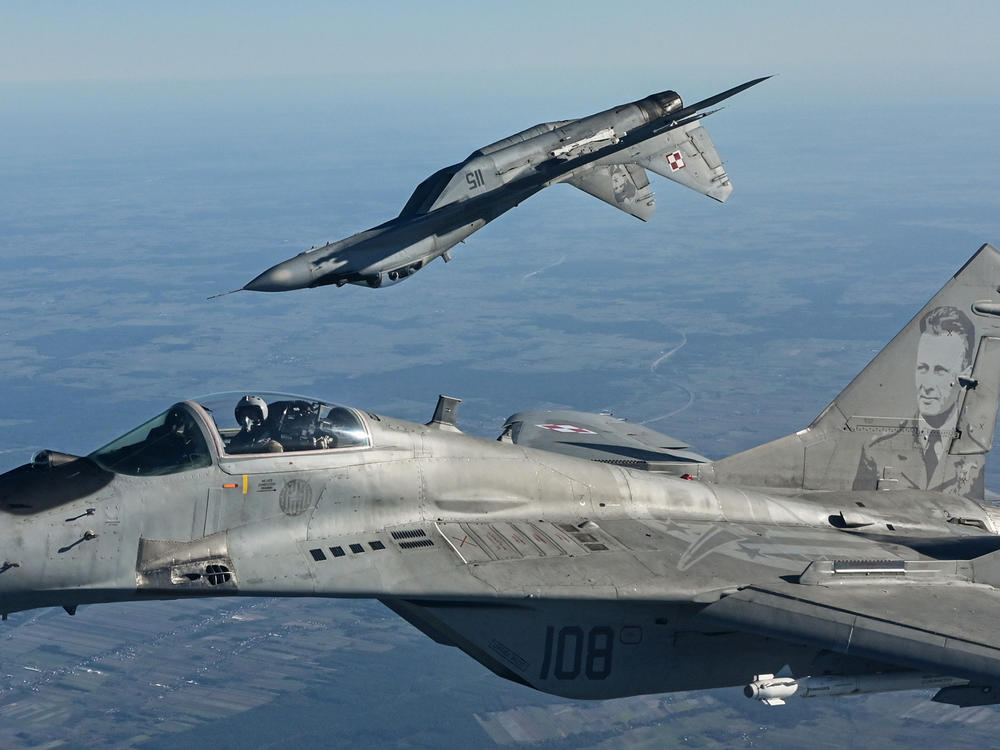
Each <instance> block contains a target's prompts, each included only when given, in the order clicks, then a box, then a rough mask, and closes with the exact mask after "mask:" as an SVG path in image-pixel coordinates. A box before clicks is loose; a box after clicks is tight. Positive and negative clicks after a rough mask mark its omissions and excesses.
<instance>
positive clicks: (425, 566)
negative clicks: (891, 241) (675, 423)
mask: <svg viewBox="0 0 1000 750" xmlns="http://www.w3.org/2000/svg"><path fill="white" fill-rule="evenodd" d="M998 289H1000V251H998V250H997V249H996V248H994V247H992V246H990V245H984V246H983V247H982V248H980V250H979V251H978V252H977V253H976V254H975V255H974V256H973V257H972V259H971V260H969V261H968V262H967V263H966V264H965V265H964V266H963V267H962V268H961V269H960V270H959V271H958V272H957V273H956V274H955V276H954V277H953V278H952V279H950V280H949V281H948V282H947V283H946V284H945V286H944V287H943V288H942V289H941V291H939V292H938V293H937V294H936V295H935V296H934V297H933V298H932V299H931V301H930V302H929V303H928V304H927V305H926V306H925V307H924V308H923V309H922V310H921V311H920V312H919V313H918V314H917V316H916V317H914V318H913V320H911V321H910V322H909V323H908V324H907V325H906V326H905V327H904V328H903V330H902V331H901V332H900V333H899V334H898V335H897V336H896V337H895V338H894V339H893V340H892V342H891V343H889V345H888V346H887V347H886V348H885V349H883V350H882V351H881V352H880V353H879V354H878V355H877V356H876V357H875V358H874V359H873V360H872V362H871V363H870V364H869V365H868V366H867V367H866V368H865V369H864V370H863V371H862V372H861V374H860V375H858V376H857V377H856V378H855V379H854V380H853V381H852V382H851V383H850V384H849V385H848V386H847V387H846V389H845V390H844V391H843V392H842V393H841V394H840V395H838V396H837V397H836V398H835V399H834V400H833V402H832V403H831V404H830V405H829V406H828V407H827V408H826V409H825V410H824V411H823V412H822V413H821V414H820V415H819V416H818V417H817V418H816V419H815V420H814V421H813V422H812V423H811V424H810V425H809V426H808V427H806V428H805V429H802V430H800V431H798V432H796V433H794V434H792V435H789V436H787V437H783V438H780V439H777V440H775V441H773V442H770V443H767V444H765V445H762V446H759V447H757V448H753V449H751V450H748V451H746V452H743V453H738V454H736V455H734V456H730V457H728V458H724V459H721V460H715V461H711V460H708V459H707V458H706V457H704V456H702V455H700V454H698V453H695V452H694V451H693V450H692V449H691V447H690V446H689V445H688V444H687V443H685V442H683V441H680V440H677V439H674V438H670V437H667V436H665V435H661V434H658V433H656V432H654V431H652V430H650V429H648V428H642V427H639V426H637V425H633V424H631V423H629V422H627V421H623V420H621V419H618V418H616V417H614V416H612V415H608V414H596V415H591V414H584V413H580V412H574V411H558V412H553V411H543V412H538V411H528V412H521V413H519V414H515V415H514V416H513V417H511V418H510V419H508V420H507V422H506V424H505V425H504V426H503V428H502V431H501V434H500V436H499V438H498V439H496V440H491V439H487V438H482V437H475V436H472V435H468V434H465V433H463V432H462V431H461V430H460V428H459V426H458V421H457V408H458V400H457V399H454V398H446V397H442V398H440V399H439V401H438V407H437V409H436V410H435V412H434V415H433V417H432V418H431V420H430V421H429V422H428V423H427V424H416V423H411V422H405V421H401V420H398V419H393V418H391V417H387V416H383V415H380V414H376V413H374V412H371V411H367V410H363V409H356V408H351V407H347V406H341V405H337V404H334V403H330V402H327V401H324V400H320V399H314V398H304V397H301V396H283V395H277V394H260V393H246V394H243V395H242V396H240V395H239V394H230V395H221V396H220V395H216V396H212V397H205V398H196V399H192V400H187V401H181V402H178V403H176V404H174V405H173V406H170V407H169V408H168V409H166V410H165V411H164V412H163V413H162V414H160V415H158V416H156V417H154V418H153V419H151V420H150V421H148V422H146V423H144V424H142V425H140V426H139V427H136V428H135V429H134V430H131V431H130V432H128V433H126V434H125V435H123V436H122V437H120V438H117V439H116V440H113V441H111V442H110V443H108V444H107V445H105V446H104V447H102V448H98V449H97V450H95V451H94V452H92V453H91V454H89V455H88V456H82V457H81V456H72V455H66V454H62V453H57V452H52V451H42V452H40V453H38V454H36V455H35V456H34V458H33V459H32V461H31V462H30V463H29V464H27V465H24V466H21V467H20V468H16V469H14V470H12V471H9V472H7V473H6V474H3V475H2V476H0V512H2V514H3V518H4V520H3V524H2V525H0V560H3V563H2V565H0V613H3V616H4V619H6V618H7V615H8V614H10V613H14V612H18V611H21V610H27V609H32V608H36V607H52V606H62V607H64V608H66V610H67V611H68V612H69V613H70V614H73V613H74V612H75V611H76V608H77V606H78V605H82V604H91V603H97V602H116V601H131V600H146V599H178V598H183V597H204V596H310V597H330V598H337V597H365V598H375V599H378V600H380V601H381V602H383V603H384V604H385V605H386V606H387V607H389V608H390V609H391V610H393V611H394V612H396V613H398V614H399V615H400V616H402V617H403V618H405V619H406V620H408V621H409V622H410V623H412V624H413V625H415V626H416V627H417V628H419V629H420V630H422V631H423V632H424V633H425V634H427V635H428V636H430V637H431V638H433V639H434V640H435V641H437V642H438V643H442V644H447V645H450V646H455V647H457V648H459V649H461V650H463V651H464V652H465V653H467V654H469V655H470V656H471V657H473V658H474V659H476V660H478V661H479V662H481V663H482V664H483V665H485V666H486V667H487V668H489V669H490V670H492V671H493V672H495V673H496V674H497V675H499V676H501V677H504V678H507V679H509V680H514V681H516V682H518V683H521V684H524V685H529V686H531V687H533V688H536V689H538V690H542V691H546V692H549V693H554V694H557V695H562V696H567V697H572V698H613V697H617V696H626V695H633V694H639V693H661V692H669V691H677V690H691V689H696V688H711V687H719V686H743V687H744V691H745V693H746V694H747V695H748V696H749V697H751V698H753V699H757V700H761V701H764V702H765V703H768V704H770V705H779V704H781V703H783V702H784V701H786V700H787V699H789V698H790V697H791V696H793V695H796V694H797V695H799V696H807V697H809V696H822V695H836V694H845V693H858V692H869V691H881V690H898V689H907V688H927V687H935V688H938V692H937V693H936V695H935V700H939V701H943V702H947V703H953V704H957V705H983V704H992V703H996V702H997V701H998V700H1000V698H998V696H1000V690H998V689H997V688H998V687H1000V630H998V628H997V622H1000V535H998V530H1000V511H998V510H997V508H996V507H994V506H992V505H988V504H986V503H985V501H984V487H983V468H984V462H985V459H986V455H987V453H988V452H989V450H990V448H991V447H992V445H993V440H994V429H995V422H996V414H997V400H998V394H1000V293H998V291H997V290H998ZM331 606H333V605H331ZM81 627H86V623H85V622H83V623H81Z"/></svg>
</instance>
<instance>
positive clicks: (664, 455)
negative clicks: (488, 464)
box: [500, 410, 708, 473]
mask: <svg viewBox="0 0 1000 750" xmlns="http://www.w3.org/2000/svg"><path fill="white" fill-rule="evenodd" d="M500 440H509V441H510V442H512V443H516V444H518V445H525V446H528V447H529V448H538V449H540V450H547V451H552V452H553V453H562V454H563V455H567V456H573V457H574V458H585V459H589V460H591V461H602V462H604V463H614V464H619V465H622V466H629V467H631V468H635V469H650V470H655V471H665V472H667V473H681V471H680V470H678V471H672V470H671V467H669V466H664V464H678V465H690V464H697V463H703V462H705V461H707V460H708V459H706V458H705V457H703V456H700V455H698V454H697V453H695V452H694V451H692V450H691V448H690V446H689V445H688V444H687V443H685V442H683V441H681V440H677V439H676V438H672V437H670V436H668V435H664V434H663V433H660V432H656V431H655V430H651V429H649V428H648V427H644V426H643V425H641V424H633V423H632V422H627V421H625V420H624V419H619V418H618V417H614V416H612V415H610V414H588V413H587V412H581V411H569V410H558V411H530V412H519V413H518V414H514V415H513V416H511V417H508V418H507V421H506V422H504V426H503V433H502V434H501V435H500ZM675 468H676V467H675Z"/></svg>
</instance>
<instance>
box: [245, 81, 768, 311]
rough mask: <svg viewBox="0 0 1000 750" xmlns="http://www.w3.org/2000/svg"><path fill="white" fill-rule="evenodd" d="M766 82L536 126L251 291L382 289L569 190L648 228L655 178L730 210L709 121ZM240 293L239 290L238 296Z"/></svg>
mask: <svg viewBox="0 0 1000 750" xmlns="http://www.w3.org/2000/svg"><path fill="white" fill-rule="evenodd" d="M764 80H766V79H765V78H758V79H756V80H754V81H749V82H747V83H744V84H742V85H740V86H736V87H734V88H731V89H729V90H728V91H724V92H722V93H721V94H716V95H715V96H712V97H709V98H708V99H704V100H702V101H700V102H697V103H696V104H692V105H689V106H687V107H685V106H684V105H683V103H682V101H681V98H680V96H678V95H677V94H676V93H675V92H673V91H662V92H660V93H658V94H652V95H650V96H647V97H646V98H644V99H640V100H638V101H635V102H631V103H630V104H622V105H619V106H617V107H613V108H612V109H608V110H605V111H604V112H598V113H597V114H594V115H590V116H589V117H582V118H580V119H576V120H561V121H558V122H545V123H542V124H541V125H535V126H534V127H532V128H528V129H527V130H522V131H521V132H520V133H515V134H514V135H512V136H509V137H507V138H504V139H503V140H500V141H497V142H496V143H491V144H490V145H488V146H483V147H482V148H481V149H479V150H477V151H475V152H473V153H472V154H470V155H469V157H468V158H467V159H465V160H464V161H462V162H459V163H458V164H452V165H451V166H450V167H445V168H444V169H441V170H438V171H437V172H435V173H434V174H432V175H431V176H430V177H428V178H427V179H426V180H424V181H423V182H422V183H420V184H419V185H418V186H417V189H416V190H414V191H413V195H412V196H410V199H409V200H408V201H407V202H406V205H405V206H403V210H402V211H401V212H400V214H399V216H397V217H396V218H395V219H391V220H389V221H387V222H385V223H384V224H380V225H378V226H377V227H373V228H371V229H368V230H366V231H364V232H360V233H358V234H355V235H352V236H351V237H348V238H346V239H343V240H340V241H338V242H331V243H327V244H325V245H323V246H322V247H316V248H313V249H311V250H308V251H307V252H304V253H300V254H299V255H297V256H295V257H294V258H289V259H288V260H286V261H282V262H281V263H279V264H278V265H276V266H274V267H272V268H269V269H268V270H266V271H264V273H262V274H260V275H259V276H257V277H256V278H255V279H254V280H253V281H251V282H250V283H248V284H247V285H246V286H244V287H242V288H243V289H246V290H249V291H254V292H286V291H289V290H292V289H305V288H310V287H317V286H326V285H329V284H336V285H337V286H343V285H344V284H359V285H362V286H367V287H371V288H373V289H378V288H381V287H384V286H389V285H391V284H395V283H398V282H400V281H402V280H403V279H405V278H407V277H409V276H412V275H413V274H414V273H416V272H417V271H419V270H420V269H421V268H423V267H424V266H426V265H427V264H428V263H430V262H431V261H432V260H434V259H435V258H437V257H439V256H440V257H443V258H444V260H445V261H449V260H451V257H450V255H449V254H448V251H449V250H450V249H451V248H452V247H454V246H455V245H457V244H458V243H459V242H463V241H464V240H465V239H466V238H467V237H469V235H471V234H472V233H473V232H475V231H477V230H479V229H482V228H483V227H484V226H486V225H487V224H488V223H490V222H491V221H493V220H494V219H495V218H497V217H498V216H500V215H501V214H504V213H506V212H507V211H509V210H510V209H512V208H514V207H515V206H517V205H518V204H520V203H521V202H522V201H524V200H526V199H528V198H530V197H531V196H532V195H534V194H535V193H537V192H538V191H540V190H542V189H543V188H546V187H548V186H549V185H553V184H556V183H559V182H567V183H569V184H570V185H573V186H574V187H577V188H580V190H583V191H585V192H587V193H590V194H591V195H593V196H594V197H596V198H599V199H601V200H602V201H605V202H606V203H609V204H611V205H612V206H614V207H615V208H619V209H621V210H622V211H624V212H626V213H628V214H631V215H632V216H635V217H637V218H639V219H642V220H643V221H645V220H647V219H649V217H650V216H652V214H653V210H654V209H655V207H656V201H655V199H654V197H653V192H652V189H651V188H650V185H649V178H648V177H647V175H646V170H647V169H648V170H650V171H651V172H655V173H656V174H660V175H663V176H664V177H667V178H669V179H671V180H673V181H675V182H678V183H680V184H681V185H685V186H686V187H689V188H691V189H692V190H697V191H698V192H700V193H704V194H705V195H707V196H709V197H710V198H714V199H715V200H717V201H719V202H725V200H726V199H727V198H728V197H729V194H730V193H731V192H732V190H733V186H732V185H731V184H730V182H729V175H727V174H726V170H725V169H724V167H723V165H722V160H721V159H720V158H719V154H718V153H717V152H716V150H715V145H714V144H713V143H712V139H711V138H710V137H709V135H708V131H707V130H705V127H704V126H703V125H702V124H701V119H702V118H704V117H705V116H706V115H708V114H711V112H707V111H704V110H707V109H708V108H709V107H712V106H714V105H716V104H718V103H719V102H722V101H723V100H725V99H728V98H729V97H731V96H733V95H734V94H738V93H739V92H741V91H743V90H744V89H747V88H750V87H751V86H755V85H756V84H758V83H760V82H761V81H764ZM236 291H240V290H238V289H237V290H236Z"/></svg>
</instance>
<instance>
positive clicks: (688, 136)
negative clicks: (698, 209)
mask: <svg viewBox="0 0 1000 750" xmlns="http://www.w3.org/2000/svg"><path fill="white" fill-rule="evenodd" d="M642 152H643V155H642V156H640V157H639V158H637V159H636V162H637V163H638V164H639V165H640V166H642V167H645V168H646V169H648V170H650V171H651V172H655V173H656V174H659V175H663V176H664V177H666V178H667V179H670V180H673V181H674V182H678V183H680V184H681V185H684V186H685V187H689V188H691V189H692V190H696V191H698V192H699V193H702V194H704V195H707V196H708V197H709V198H714V199H715V200H717V201H719V202H720V203H725V202H726V199H727V198H729V195H730V194H731V193H732V192H733V186H732V183H730V182H729V175H727V174H726V170H725V168H724V167H723V165H722V159H721V158H720V157H719V152H718V151H716V149H715V144H714V143H713V142H712V137H711V136H710V135H709V134H708V131H707V130H706V129H705V127H704V126H703V125H702V124H701V121H700V120H697V121H695V122H692V123H688V124H687V125H683V126H681V127H679V128H674V129H673V130H668V131H667V132H665V133H661V134H660V135H658V136H655V137H654V138H651V139H649V140H648V141H644V142H643V143H642Z"/></svg>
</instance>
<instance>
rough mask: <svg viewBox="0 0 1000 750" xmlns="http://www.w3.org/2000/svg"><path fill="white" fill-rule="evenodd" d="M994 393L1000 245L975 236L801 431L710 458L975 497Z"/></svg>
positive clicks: (743, 472) (723, 469)
mask: <svg viewBox="0 0 1000 750" xmlns="http://www.w3.org/2000/svg"><path fill="white" fill-rule="evenodd" d="M998 396H1000V251H998V250H997V249H996V248H995V247H993V246H992V245H983V246H982V247H981V248H980V249H979V250H978V251H977V252H976V254H975V255H974V256H973V257H972V258H971V259H970V260H969V262H968V263H966V264H965V265H964V266H963V267H962V268H961V269H960V270H959V271H958V273H956V274H955V275H954V276H953V277H952V278H951V279H950V280H949V281H948V283H947V284H945V286H944V287H943V288H942V289H941V291H939V292H938V293H937V294H936V295H934V297H933V298H932V299H931V301H930V302H928V303H927V305H925V306H924V308H923V309H922V310H921V311H920V312H919V313H918V314H917V315H916V317H914V318H913V319H912V320H911V321H910V322H909V323H908V324H907V325H906V327H905V328H903V330H902V331H900V332H899V334H897V335H896V337H895V338H894V339H893V340H892V341H891V342H889V344H888V346H886V347H885V348H884V349H883V350H882V351H881V352H879V354H878V355H877V356H876V357H875V359H873V360H872V361H871V362H870V363H869V364H868V366H867V367H866V368H865V369H864V370H862V372H861V374H860V375H858V376H857V377H856V378H854V380H853V381H851V383H850V385H848V386H847V388H845V389H844V390H843V392H842V393H841V394H840V395H839V396H837V398H836V399H835V400H834V401H833V403H831V404H830V405H829V406H828V407H827V408H826V409H825V410H824V411H823V413H822V414H820V415H819V417H817V418H816V420H815V421H814V422H813V423H812V424H811V425H810V426H809V427H808V428H807V429H805V430H801V431H799V432H797V433H795V434H794V435H789V436H787V437H784V438H780V439H778V440H775V441H773V442H771V443H766V444H765V445H761V446H758V447H756V448H752V449H751V450H749V451H745V452H743V453H738V454H736V455H734V456H730V457H729V458H726V459H723V460H721V461H717V462H715V463H714V464H713V466H712V469H711V470H709V473H714V478H715V480H716V481H719V482H740V483H746V484H753V485H757V486H762V487H767V486H772V487H795V488H803V489H820V490H844V489H848V490H849V489H855V490H895V489H900V490H902V489H922V490H931V491H936V492H946V493H949V494H954V495H961V496H963V497H970V498H973V499H978V500H982V498H983V468H984V463H985V459H986V454H987V453H988V452H989V450H990V449H991V448H992V447H993V435H994V431H995V426H996V417H997V401H998Z"/></svg>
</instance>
